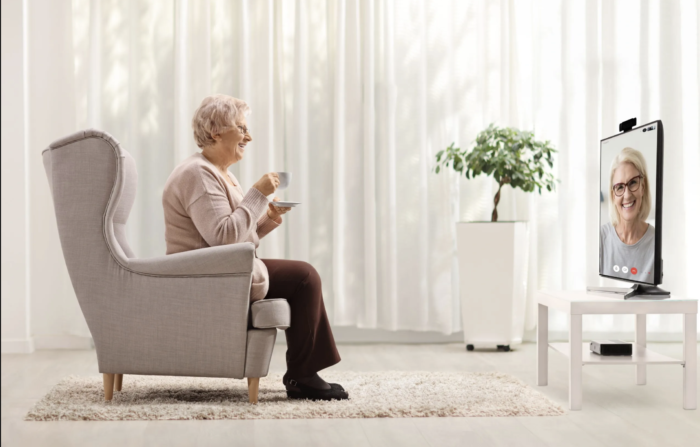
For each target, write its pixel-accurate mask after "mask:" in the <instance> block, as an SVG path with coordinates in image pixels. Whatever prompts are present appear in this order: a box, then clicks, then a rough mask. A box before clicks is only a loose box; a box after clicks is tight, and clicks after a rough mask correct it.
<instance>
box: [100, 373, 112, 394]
mask: <svg viewBox="0 0 700 447" xmlns="http://www.w3.org/2000/svg"><path fill="white" fill-rule="evenodd" d="M102 382H103V383H104V387H105V401H110V400H112V394H113V393H114V374H109V373H103V374H102Z"/></svg>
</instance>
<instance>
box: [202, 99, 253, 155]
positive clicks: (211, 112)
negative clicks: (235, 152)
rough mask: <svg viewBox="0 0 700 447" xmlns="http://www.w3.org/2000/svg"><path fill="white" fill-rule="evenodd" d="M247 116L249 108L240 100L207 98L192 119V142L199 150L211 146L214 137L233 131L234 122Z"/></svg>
mask: <svg viewBox="0 0 700 447" xmlns="http://www.w3.org/2000/svg"><path fill="white" fill-rule="evenodd" d="M249 114H250V107H248V104H246V102H245V101H243V100H242V99H238V98H234V97H233V96H228V95H221V94H217V95H211V96H207V97H206V98H204V99H203V100H202V103H201V104H200V105H199V107H198V108H197V110H196V111H195V112H194V117H193V118H192V130H193V132H194V141H195V142H196V143H197V146H199V147H200V148H204V147H206V146H211V145H212V144H214V143H215V140H214V135H221V134H222V133H224V132H226V131H228V130H231V129H233V128H234V126H235V125H236V120H238V119H240V117H245V116H248V115H249Z"/></svg>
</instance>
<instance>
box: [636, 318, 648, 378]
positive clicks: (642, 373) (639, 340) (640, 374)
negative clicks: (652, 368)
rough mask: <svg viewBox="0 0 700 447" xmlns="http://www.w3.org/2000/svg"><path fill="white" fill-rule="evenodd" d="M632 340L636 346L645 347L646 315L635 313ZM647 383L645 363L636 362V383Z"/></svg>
mask: <svg viewBox="0 0 700 447" xmlns="http://www.w3.org/2000/svg"><path fill="white" fill-rule="evenodd" d="M634 342H635V343H636V344H637V346H638V347H642V348H646V347H647V316H646V314H638V315H637V326H636V327H635V335H634ZM646 384H647V365H646V364H637V385H646Z"/></svg>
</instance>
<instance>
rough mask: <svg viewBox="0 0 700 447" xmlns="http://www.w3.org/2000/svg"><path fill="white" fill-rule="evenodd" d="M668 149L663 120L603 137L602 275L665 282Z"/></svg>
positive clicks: (656, 282) (644, 281)
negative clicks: (665, 167) (665, 164)
mask: <svg viewBox="0 0 700 447" xmlns="http://www.w3.org/2000/svg"><path fill="white" fill-rule="evenodd" d="M663 154H664V128H663V124H662V123H661V121H660V120H659V121H653V122H651V123H648V124H645V125H643V126H639V127H635V128H633V129H630V130H627V131H626V132H623V133H620V134H617V135H614V136H612V137H609V138H606V139H604V140H601V141H600V213H599V225H600V248H599V250H600V251H599V264H598V268H599V273H600V275H601V276H604V277H607V278H614V279H618V280H623V281H629V282H634V283H638V284H648V285H652V286H656V285H658V284H661V282H662V281H661V277H662V267H663V266H662V262H661V201H662V191H663Z"/></svg>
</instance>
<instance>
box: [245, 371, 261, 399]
mask: <svg viewBox="0 0 700 447" xmlns="http://www.w3.org/2000/svg"><path fill="white" fill-rule="evenodd" d="M259 386H260V377H248V402H250V403H251V404H257V403H258V389H259Z"/></svg>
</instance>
